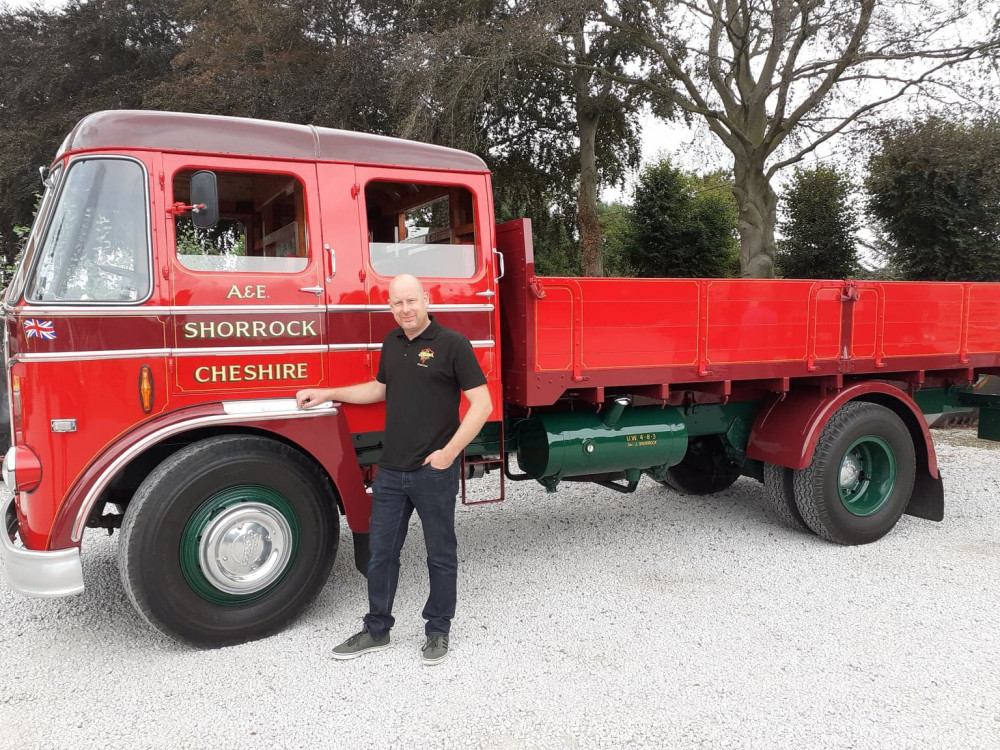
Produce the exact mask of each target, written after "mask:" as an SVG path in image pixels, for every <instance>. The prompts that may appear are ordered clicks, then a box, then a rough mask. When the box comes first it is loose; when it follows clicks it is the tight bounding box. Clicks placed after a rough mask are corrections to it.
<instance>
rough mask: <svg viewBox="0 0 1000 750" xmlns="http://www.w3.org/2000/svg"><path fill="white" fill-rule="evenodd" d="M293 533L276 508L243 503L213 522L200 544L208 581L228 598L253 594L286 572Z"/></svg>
mask: <svg viewBox="0 0 1000 750" xmlns="http://www.w3.org/2000/svg"><path fill="white" fill-rule="evenodd" d="M291 540H292V529H291V527H290V526H289V524H288V521H287V520H285V517H284V516H282V515H281V513H279V512H278V511H277V510H276V509H275V508H272V507H271V506H269V505H265V504H263V503H254V502H250V503H240V504H239V505H235V506H233V507H231V508H227V509H226V510H224V511H223V512H222V513H220V514H219V515H218V516H216V517H215V518H213V519H212V520H211V522H210V523H209V525H208V526H207V528H205V530H204V533H203V534H202V537H201V541H200V542H199V544H198V559H199V561H200V563H201V569H202V571H203V572H204V574H205V577H206V578H207V579H208V580H209V581H210V582H211V583H212V585H213V586H215V587H216V588H218V589H219V590H220V591H225V592H226V593H228V594H252V593H254V592H256V591H260V590H261V589H264V588H266V587H267V586H269V585H270V584H271V583H272V582H273V581H274V580H275V579H276V578H278V577H279V576H280V575H281V574H282V573H283V572H284V570H285V566H286V565H287V563H288V560H289V558H290V556H291V553H292V544H291Z"/></svg>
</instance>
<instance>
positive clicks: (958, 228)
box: [865, 118, 1000, 281]
mask: <svg viewBox="0 0 1000 750" xmlns="http://www.w3.org/2000/svg"><path fill="white" fill-rule="evenodd" d="M998 174H1000V122H998V121H996V120H990V121H983V122H976V123H971V124H965V123H958V122H951V121H948V120H944V119H941V118H930V119H927V120H924V121H920V122H913V123H909V122H896V123H891V124H889V125H887V126H886V127H885V128H883V130H882V132H881V133H880V136H879V140H878V147H877V151H876V153H875V154H874V156H873V157H872V158H871V159H870V161H869V164H868V178H867V180H866V182H865V186H866V188H867V190H868V193H869V196H870V197H869V200H868V211H869V213H870V214H871V215H872V217H873V218H874V219H875V220H876V221H877V222H878V224H879V226H880V227H881V229H882V230H883V231H884V233H885V235H886V238H887V240H888V245H889V249H888V258H889V261H890V263H891V264H892V265H893V267H895V268H896V269H897V270H898V272H899V274H900V275H901V277H902V278H904V279H910V280H944V281H997V280H1000V180H998V179H997V175H998Z"/></svg>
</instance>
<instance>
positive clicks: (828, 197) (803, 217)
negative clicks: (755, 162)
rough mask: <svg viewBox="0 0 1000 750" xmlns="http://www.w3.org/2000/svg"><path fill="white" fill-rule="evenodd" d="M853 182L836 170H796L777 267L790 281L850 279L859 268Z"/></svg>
mask: <svg viewBox="0 0 1000 750" xmlns="http://www.w3.org/2000/svg"><path fill="white" fill-rule="evenodd" d="M850 195H851V183H850V180H849V179H848V178H847V177H846V176H845V175H843V174H841V173H840V172H838V171H837V170H836V169H834V168H832V167H828V166H824V165H822V164H821V165H819V166H817V167H815V168H813V169H801V168H798V167H796V169H795V172H794V175H793V177H792V182H791V185H790V186H789V187H788V191H787V193H786V195H785V204H786V208H785V210H786V213H787V216H788V218H787V219H786V220H785V221H784V222H782V223H781V231H782V233H783V234H784V236H785V239H784V240H783V241H781V242H779V243H778V254H777V258H776V260H777V266H778V270H779V271H780V273H781V275H782V276H784V277H785V278H789V279H844V278H847V277H849V276H854V275H856V274H857V272H858V270H859V266H858V250H857V243H856V241H855V239H854V233H855V232H856V231H857V228H858V220H857V215H856V213H855V211H854V207H853V206H852V205H851V200H850Z"/></svg>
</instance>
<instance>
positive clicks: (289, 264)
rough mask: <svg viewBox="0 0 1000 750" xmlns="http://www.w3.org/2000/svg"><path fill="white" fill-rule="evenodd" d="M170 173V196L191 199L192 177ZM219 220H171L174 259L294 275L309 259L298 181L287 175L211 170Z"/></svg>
mask: <svg viewBox="0 0 1000 750" xmlns="http://www.w3.org/2000/svg"><path fill="white" fill-rule="evenodd" d="M196 171H198V170H196V169H187V170H184V171H182V172H178V173H177V174H176V175H175V176H174V200H175V201H179V202H181V203H185V204H188V203H190V194H191V193H190V186H191V175H193V174H194V173H195V172H196ZM215 175H216V180H217V183H218V189H219V223H218V224H216V225H215V227H213V228H212V229H198V228H197V227H195V226H194V224H193V223H192V222H191V214H181V215H178V216H176V217H175V218H174V228H175V231H176V242H177V261H178V262H179V263H180V264H181V265H182V266H184V267H185V268H188V269H190V270H192V271H220V272H230V271H238V272H263V273H296V272H298V271H302V270H304V269H305V267H306V265H307V264H308V263H309V245H308V242H307V235H306V220H305V198H304V192H303V188H302V183H301V182H299V180H298V179H296V178H295V177H293V176H291V175H282V174H258V173H254V172H220V171H216V173H215Z"/></svg>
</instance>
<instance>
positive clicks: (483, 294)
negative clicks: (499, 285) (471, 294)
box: [476, 289, 496, 297]
mask: <svg viewBox="0 0 1000 750" xmlns="http://www.w3.org/2000/svg"><path fill="white" fill-rule="evenodd" d="M494 294H496V292H494V291H493V290H492V289H487V290H486V291H485V292H476V296H477V297H492V296H493V295H494Z"/></svg>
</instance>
